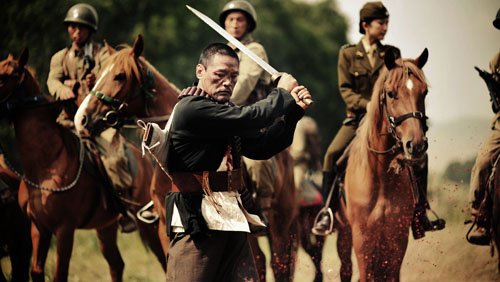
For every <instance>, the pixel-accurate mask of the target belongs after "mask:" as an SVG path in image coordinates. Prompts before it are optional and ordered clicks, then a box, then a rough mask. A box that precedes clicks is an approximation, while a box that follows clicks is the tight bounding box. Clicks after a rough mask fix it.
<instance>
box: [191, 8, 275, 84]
mask: <svg viewBox="0 0 500 282" xmlns="http://www.w3.org/2000/svg"><path fill="white" fill-rule="evenodd" d="M186 7H187V8H188V9H189V10H190V11H191V12H193V14H195V15H196V16H197V17H198V18H200V19H201V20H202V21H204V22H205V23H206V24H207V25H208V26H210V27H211V28H212V29H213V30H215V31H216V32H217V33H218V34H220V35H222V37H224V38H225V39H226V40H227V41H229V42H231V43H232V44H234V46H236V47H237V48H238V49H239V50H241V52H243V53H245V55H247V56H248V57H250V59H252V60H253V61H254V62H256V63H257V64H258V65H259V66H260V67H261V68H263V69H264V70H265V71H266V72H268V73H269V74H271V75H272V76H279V75H280V72H279V71H277V70H276V69H275V68H273V67H272V66H271V65H270V64H268V63H267V62H266V61H264V60H262V58H261V57H259V56H257V55H256V54H255V53H254V52H252V50H250V49H248V47H247V46H245V45H243V43H241V42H240V41H239V40H238V39H236V38H234V37H233V36H232V35H231V34H229V33H228V32H227V31H226V30H225V29H223V28H222V27H221V26H220V25H219V24H218V23H216V22H214V21H213V20H212V19H211V18H209V17H207V16H206V15H205V14H203V13H202V12H200V11H198V10H196V9H195V8H193V7H191V6H189V5H186Z"/></svg>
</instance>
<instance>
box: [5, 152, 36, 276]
mask: <svg viewBox="0 0 500 282" xmlns="http://www.w3.org/2000/svg"><path fill="white" fill-rule="evenodd" d="M0 149H1V148H0ZM20 182H21V179H20V177H18V176H17V175H16V174H15V173H14V172H13V171H12V170H11V169H10V168H9V165H7V162H6V161H5V159H4V155H2V154H1V150H0V226H2V232H0V249H1V248H3V247H4V246H5V247H6V249H7V251H8V253H7V255H9V257H10V264H11V269H12V271H11V277H12V281H28V280H29V269H30V258H31V238H30V221H29V219H28V217H27V216H26V214H24V213H23V211H22V210H21V207H20V206H19V204H18V197H17V195H18V191H19V184H20ZM0 256H1V255H0ZM0 281H2V282H3V281H7V279H6V278H5V276H4V275H3V271H2V268H1V267H0Z"/></svg>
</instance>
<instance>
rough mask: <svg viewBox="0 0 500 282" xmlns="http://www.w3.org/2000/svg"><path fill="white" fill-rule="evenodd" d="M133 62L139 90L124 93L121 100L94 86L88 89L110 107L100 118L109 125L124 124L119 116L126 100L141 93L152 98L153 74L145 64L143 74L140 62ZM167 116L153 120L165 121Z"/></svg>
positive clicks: (153, 92) (153, 91)
mask: <svg viewBox="0 0 500 282" xmlns="http://www.w3.org/2000/svg"><path fill="white" fill-rule="evenodd" d="M135 63H136V66H137V68H138V70H137V73H138V74H137V73H136V77H137V79H138V81H139V84H140V89H139V91H136V92H134V93H132V94H130V95H126V96H125V98H124V99H123V101H120V100H119V99H116V98H114V97H111V96H108V95H106V94H105V93H104V92H101V91H97V90H95V88H96V87H94V89H92V91H90V93H89V94H91V95H94V96H95V97H96V98H97V99H99V101H101V102H103V103H104V104H107V105H109V106H110V107H111V110H110V111H108V112H107V113H106V114H105V115H104V117H103V118H102V120H103V121H104V122H105V123H106V124H108V125H109V126H111V127H114V128H118V127H121V126H123V125H124V123H125V121H124V120H123V119H122V118H121V117H122V115H121V113H122V112H123V111H124V109H126V108H127V107H128V102H130V101H133V100H134V99H136V98H137V97H140V96H141V94H143V95H144V97H145V98H146V99H152V98H154V96H155V93H156V90H155V89H154V84H155V79H154V76H153V72H152V71H151V69H149V68H148V67H147V66H146V75H145V76H144V75H143V73H142V72H141V71H140V69H141V64H140V63H139V60H138V59H136V60H135ZM113 66H114V64H113V65H111V66H110V67H109V68H108V69H106V71H105V72H104V73H103V75H102V76H101V78H99V81H98V83H96V86H97V85H98V84H99V82H100V80H101V79H102V78H104V77H105V76H106V75H107V74H108V73H109V71H111V69H112V68H113ZM146 111H147V109H146ZM168 117H170V115H168V116H161V117H157V118H158V119H157V120H155V121H166V120H168Z"/></svg>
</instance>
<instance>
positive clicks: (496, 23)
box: [493, 9, 500, 29]
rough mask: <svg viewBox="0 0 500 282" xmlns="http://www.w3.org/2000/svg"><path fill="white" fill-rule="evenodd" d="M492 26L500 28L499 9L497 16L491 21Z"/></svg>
mask: <svg viewBox="0 0 500 282" xmlns="http://www.w3.org/2000/svg"><path fill="white" fill-rule="evenodd" d="M493 26H494V27H496V28H497V29H500V9H498V12H497V17H496V18H495V20H494V21H493Z"/></svg>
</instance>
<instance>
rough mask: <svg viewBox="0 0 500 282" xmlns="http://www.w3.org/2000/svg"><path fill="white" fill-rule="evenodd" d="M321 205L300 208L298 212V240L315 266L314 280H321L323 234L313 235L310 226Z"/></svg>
mask: <svg viewBox="0 0 500 282" xmlns="http://www.w3.org/2000/svg"><path fill="white" fill-rule="evenodd" d="M320 209H321V207H306V208H301V210H300V214H299V221H300V223H301V224H300V229H301V230H300V241H301V243H302V247H303V248H304V250H305V251H306V253H307V254H308V255H309V256H310V257H311V260H312V262H313V264H314V267H315V272H316V273H315V277H314V282H321V281H323V272H322V271H321V260H322V259H323V245H324V243H325V238H324V237H323V236H315V235H313V234H312V233H311V228H312V227H313V224H314V219H315V217H316V214H317V213H318V211H319V210H320Z"/></svg>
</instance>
